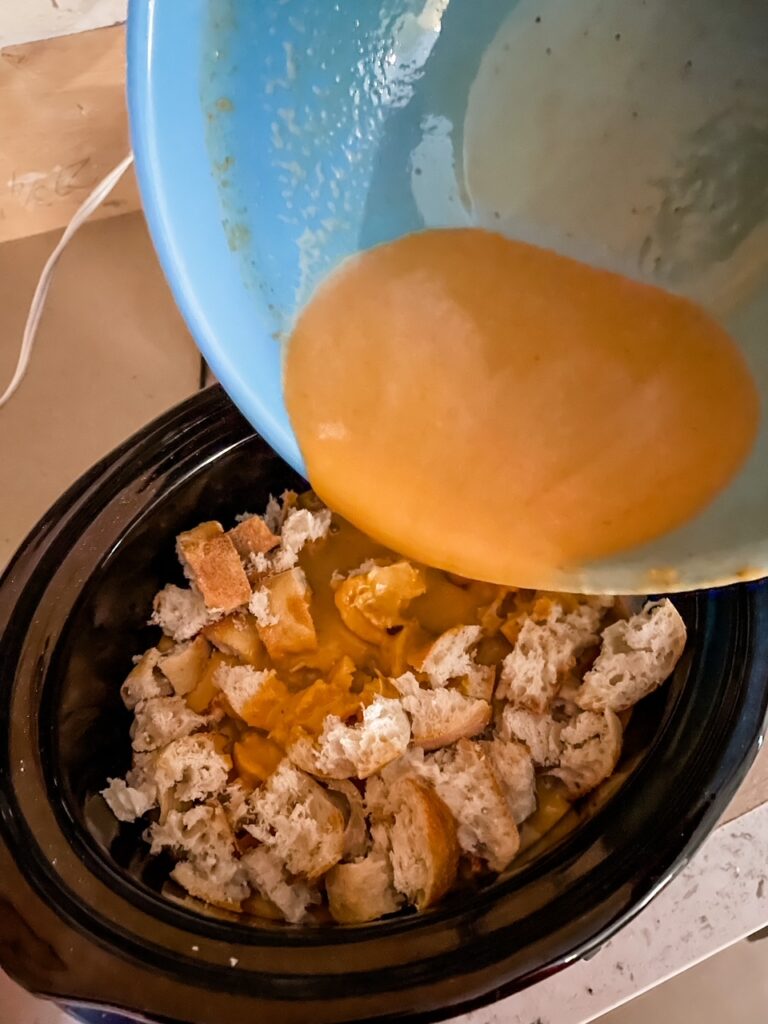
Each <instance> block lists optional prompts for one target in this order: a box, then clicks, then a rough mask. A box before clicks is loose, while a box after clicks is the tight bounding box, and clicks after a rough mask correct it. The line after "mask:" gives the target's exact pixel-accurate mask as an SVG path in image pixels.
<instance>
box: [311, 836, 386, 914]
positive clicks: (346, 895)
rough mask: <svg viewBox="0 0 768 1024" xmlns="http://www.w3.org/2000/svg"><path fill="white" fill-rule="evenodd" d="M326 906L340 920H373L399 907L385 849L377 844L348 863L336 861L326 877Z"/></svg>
mask: <svg viewBox="0 0 768 1024" xmlns="http://www.w3.org/2000/svg"><path fill="white" fill-rule="evenodd" d="M325 891H326V893H327V894H328V907H329V909H330V911H331V915H332V916H333V919H334V920H335V921H338V922H339V924H362V923H364V922H365V921H375V920H376V919H377V918H379V917H384V916H386V915H387V914H394V913H395V912H396V911H397V910H399V909H400V906H401V905H402V902H403V897H402V896H401V895H400V894H399V893H398V892H397V890H396V889H395V886H394V881H393V871H392V864H391V862H390V859H389V856H388V854H387V851H386V850H384V849H382V848H380V847H376V848H374V849H373V850H371V852H370V853H369V854H368V856H367V857H364V858H363V859H362V860H358V861H356V862H354V863H350V864H337V865H336V867H335V868H331V870H330V871H329V872H328V874H327V876H326V879H325Z"/></svg>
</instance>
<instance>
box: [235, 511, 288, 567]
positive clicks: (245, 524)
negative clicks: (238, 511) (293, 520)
mask: <svg viewBox="0 0 768 1024" xmlns="http://www.w3.org/2000/svg"><path fill="white" fill-rule="evenodd" d="M227 536H228V537H229V539H230V540H231V541H232V543H233V544H234V546H235V550H236V551H237V553H238V555H239V556H240V558H242V560H243V561H244V562H247V561H248V560H249V558H250V557H251V555H265V554H267V552H269V551H271V550H272V549H273V548H276V547H277V545H278V544H279V543H280V538H279V537H278V536H277V534H275V533H273V532H272V531H271V530H270V528H269V527H268V526H267V524H266V523H265V522H264V520H263V519H262V518H261V516H248V517H247V518H246V519H241V520H240V522H239V523H238V524H237V526H235V527H234V528H233V529H232V530H229V531H228V532H227Z"/></svg>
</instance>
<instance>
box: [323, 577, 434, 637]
mask: <svg viewBox="0 0 768 1024" xmlns="http://www.w3.org/2000/svg"><path fill="white" fill-rule="evenodd" d="M360 568H361V569H362V566H361V567H360ZM426 587H427V585H426V581H425V579H424V573H423V571H422V570H421V569H418V568H416V567H415V566H413V565H411V563H410V562H405V561H400V562H394V563H393V564H391V565H379V564H377V563H376V562H374V563H372V564H371V565H370V567H369V568H368V569H367V571H365V572H361V571H353V572H352V573H350V574H349V575H347V576H346V578H344V579H342V580H340V581H338V582H337V585H336V588H335V592H334V601H335V603H336V608H337V609H338V612H339V615H340V616H341V620H342V622H343V623H344V625H345V626H346V627H347V629H349V630H350V631H351V632H352V633H354V634H355V635H356V636H359V637H360V638H361V639H362V640H366V641H368V643H372V644H381V643H383V642H384V641H385V640H386V639H387V636H388V633H387V630H389V629H393V628H394V627H396V626H402V625H403V624H404V622H405V619H404V618H403V615H404V612H405V610H406V608H407V607H408V605H409V604H410V602H411V601H412V600H413V599H414V598H416V597H419V596H420V595H421V594H423V593H424V591H425V590H426Z"/></svg>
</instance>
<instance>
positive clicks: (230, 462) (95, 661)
mask: <svg viewBox="0 0 768 1024" xmlns="http://www.w3.org/2000/svg"><path fill="white" fill-rule="evenodd" d="M263 447H264V446H263V442H261V441H260V440H259V439H256V438H253V439H251V440H250V441H248V440H246V441H244V442H243V443H241V444H239V445H237V446H235V447H233V448H230V449H229V450H226V451H225V452H224V453H223V454H221V455H219V456H218V457H216V458H215V459H213V460H212V461H209V462H207V464H205V465H204V466H203V468H200V469H199V470H197V471H196V472H194V473H193V474H191V475H189V476H188V477H186V478H185V479H183V480H182V481H181V482H179V483H177V484H176V486H175V487H174V488H173V490H171V491H170V492H167V493H165V494H163V495H162V496H160V497H159V498H158V499H157V500H155V501H154V502H153V503H152V504H151V506H150V507H148V508H147V509H146V510H145V511H144V513H143V514H142V515H141V516H140V517H139V518H138V519H137V520H136V521H134V523H133V525H132V527H131V528H130V529H129V530H128V531H127V532H126V533H125V534H124V535H123V536H122V539H121V540H120V542H119V543H118V544H117V545H115V546H114V548H113V550H111V551H110V552H108V553H106V554H105V557H104V559H103V561H102V562H101V565H100V567H99V570H98V571H97V572H96V573H95V574H93V575H92V576H91V578H90V579H89V580H88V581H87V583H86V585H85V586H84V588H83V590H82V593H81V596H80V599H79V602H78V604H77V606H76V608H75V609H74V612H73V614H72V615H71V617H70V620H69V622H68V625H67V628H66V631H65V634H64V635H63V637H62V640H61V643H60V644H59V647H58V650H57V652H56V656H55V660H56V664H55V670H54V671H53V672H52V673H51V674H50V676H49V680H50V682H49V685H48V686H47V687H46V693H45V697H44V701H43V706H42V707H41V736H42V739H43V742H44V743H48V744H50V756H46V757H44V761H45V762H46V763H47V764H48V766H49V775H50V780H49V781H50V784H51V786H52V788H53V789H54V791H56V792H57V793H58V795H59V796H60V798H61V799H60V801H58V802H57V806H58V807H59V813H60V814H61V815H64V816H65V817H66V818H67V819H68V821H67V822H66V825H67V827H68V830H69V832H70V835H73V833H74V836H73V837H74V838H75V839H76V840H77V841H78V842H81V843H85V844H86V845H87V846H89V847H90V848H91V849H92V850H93V851H94V852H97V851H98V853H99V854H100V856H101V857H102V858H106V859H108V860H109V861H110V863H111V867H112V868H117V869H118V870H119V871H120V872H121V873H124V875H125V876H127V878H126V880H127V879H128V878H130V879H131V880H132V881H133V884H138V885H140V886H141V887H142V888H143V889H144V890H145V893H146V894H147V895H149V894H150V893H151V892H154V893H157V894H159V893H160V892H161V890H163V889H165V891H166V893H168V892H170V893H171V894H173V889H174V887H173V886H170V887H169V886H168V885H167V879H168V871H169V867H170V863H169V861H168V860H166V859H165V858H150V857H149V856H148V850H147V847H146V845H145V844H144V843H143V841H142V839H141V834H142V832H143V829H144V827H145V823H142V822H137V823H136V824H133V825H120V826H118V823H117V821H116V820H115V819H114V818H113V817H112V815H111V813H110V812H109V810H108V809H107V807H106V804H104V802H103V800H102V799H101V798H100V797H99V796H98V792H99V790H100V789H102V788H103V787H104V785H105V784H106V781H107V779H108V778H110V777H120V776H122V775H124V774H125V772H126V771H127V769H128V768H129V767H130V759H131V747H130V739H129V727H130V724H131V714H130V713H129V712H128V711H127V710H126V709H125V708H124V707H123V705H122V703H121V700H120V694H119V688H120V683H121V681H122V680H123V679H124V677H125V676H126V674H127V673H128V671H129V670H130V667H131V657H132V656H133V655H134V654H136V653H138V652H141V651H143V650H144V649H146V648H147V647H148V646H150V645H151V644H153V643H155V642H156V640H157V638H158V631H157V629H156V628H154V627H150V626H148V625H147V619H148V617H149V614H150V611H151V604H152V598H153V595H154V594H155V593H156V592H157V590H158V589H160V587H161V586H163V585H164V584H165V583H168V582H176V583H182V582H183V579H182V573H181V570H180V568H179V565H178V562H177V559H176V557H175V553H174V538H175V536H176V534H177V533H178V532H179V531H181V530H183V529H186V528H189V527H191V526H193V525H195V524H196V523H198V522H201V521H203V520H205V519H219V520H221V521H222V522H223V523H224V524H231V523H232V522H233V521H234V517H235V515H236V514H238V513H242V512H244V511H252V512H256V511H260V510H262V509H263V508H264V506H265V504H266V502H267V499H268V497H269V495H270V494H272V493H274V494H279V493H281V492H282V491H283V490H284V489H285V488H286V487H302V486H305V485H304V484H303V482H302V481H301V480H300V479H299V478H297V477H296V476H295V475H294V474H292V472H291V471H290V470H289V469H288V468H287V467H286V466H285V464H284V463H282V462H280V460H278V459H277V458H269V459H266V460H265V459H264V458H263V454H262V453H263ZM686 604H687V602H686V601H682V602H680V605H681V608H682V610H683V613H684V614H685V608H686ZM686 674H687V659H684V661H683V663H682V664H681V665H680V666H679V668H678V671H677V673H676V676H675V678H674V679H673V680H671V681H670V682H669V683H667V684H666V685H665V687H664V688H663V689H662V690H661V691H659V692H657V693H656V694H654V695H653V696H652V697H650V698H648V699H647V700H645V701H643V702H642V703H641V705H639V706H638V707H637V708H636V710H635V712H634V714H633V716H632V718H631V720H630V723H629V726H628V728H627V731H626V737H625V744H624V750H623V754H622V759H621V761H620V764H619V767H618V769H617V772H616V774H615V776H614V777H613V778H612V779H611V780H609V781H608V782H607V783H605V784H604V785H603V786H602V787H601V788H600V789H599V790H597V791H596V792H595V793H594V794H592V795H591V796H590V797H589V798H587V799H585V800H583V801H581V803H580V804H577V805H576V806H575V808H574V810H573V811H572V812H571V813H570V814H568V815H567V816H566V818H565V819H563V820H562V821H561V822H560V823H559V824H558V825H557V826H556V827H555V828H554V829H553V830H552V831H551V832H550V833H549V834H548V835H547V836H546V837H545V838H544V839H542V840H540V841H539V842H538V843H537V844H535V845H534V846H532V847H530V848H529V849H528V850H526V851H525V853H524V854H523V855H522V856H521V857H519V858H518V860H517V861H515V862H514V864H513V865H512V867H511V869H510V871H509V872H507V875H509V874H510V873H515V872H516V871H518V870H520V869H521V868H522V867H523V866H525V865H526V864H528V863H530V861H531V860H532V859H533V858H535V857H539V856H541V855H542V853H543V851H544V850H549V849H551V848H552V847H553V845H555V844H556V843H557V842H558V840H559V839H560V838H562V837H563V836H564V835H565V834H567V833H569V832H571V831H572V830H573V828H575V827H578V825H579V824H581V823H583V822H584V821H585V820H586V819H588V818H591V817H592V816H594V814H595V813H596V812H597V811H598V810H599V809H601V808H602V807H604V806H605V804H606V803H607V802H608V801H609V800H611V799H613V798H614V797H615V796H616V793H617V791H618V790H619V789H620V788H621V786H622V785H623V783H624V781H625V780H626V778H627V777H628V775H629V774H631V773H632V771H633V770H634V768H635V767H636V766H637V765H638V764H639V762H641V761H642V760H643V758H644V757H645V756H646V754H647V751H648V750H649V747H650V746H651V744H652V742H653V739H654V736H655V735H656V733H657V732H658V730H659V727H660V725H661V723H662V722H663V721H664V719H665V718H666V717H667V715H669V714H670V713H671V711H672V709H673V707H674V705H675V704H676V702H677V700H678V698H679V696H680V693H681V690H682V687H683V685H684V680H685V676H686ZM488 884H490V885H492V884H493V882H490V883H488ZM178 895H179V896H180V895H181V894H180V892H179V894H178ZM466 898H467V894H466V893H460V894H455V895H454V896H453V898H452V902H453V901H455V900H461V899H466ZM193 906H194V907H195V909H196V911H197V912H199V913H202V914H206V915H207V916H211V915H213V916H219V917H220V916H221V913H220V912H217V911H213V910H211V909H210V908H206V907H204V906H203V905H202V904H193ZM227 916H228V915H227ZM264 923H265V922H263V921H260V922H259V924H261V925H262V926H263V925H264Z"/></svg>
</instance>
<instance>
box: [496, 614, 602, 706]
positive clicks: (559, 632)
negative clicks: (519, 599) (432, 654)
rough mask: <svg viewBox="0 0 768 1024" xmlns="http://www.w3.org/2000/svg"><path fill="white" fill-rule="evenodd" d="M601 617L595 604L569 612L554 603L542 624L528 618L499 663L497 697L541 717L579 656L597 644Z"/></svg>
mask: <svg viewBox="0 0 768 1024" xmlns="http://www.w3.org/2000/svg"><path fill="white" fill-rule="evenodd" d="M604 614H605V608H604V607H602V606H601V605H599V604H598V603H596V602H595V603H587V602H584V603H582V604H579V605H577V606H576V608H574V609H573V610H572V611H568V612H566V611H564V610H563V608H562V606H561V605H560V604H558V603H557V602H553V603H551V607H550V609H549V613H548V615H547V617H546V619H544V620H543V621H537V620H536V619H534V618H527V619H526V620H525V621H524V622H523V624H522V627H521V628H520V632H519V634H518V636H517V640H516V642H515V646H514V648H513V649H512V651H511V653H510V654H508V655H507V656H506V658H505V659H504V661H503V662H502V666H501V676H500V679H499V685H498V687H497V694H496V695H497V696H498V697H505V698H506V699H507V700H509V701H510V702H511V703H512V704H519V705H521V706H522V707H526V708H528V709H529V710H530V711H535V712H537V713H538V714H542V713H543V712H544V711H546V710H547V709H548V708H549V705H550V703H551V702H552V699H553V698H554V697H555V695H556V694H557V690H558V687H559V685H560V683H561V681H562V680H563V678H564V676H565V675H566V674H567V673H568V672H570V671H571V669H573V667H574V666H575V664H576V660H577V658H578V657H579V655H580V654H582V653H583V652H584V651H585V650H587V648H589V647H591V646H593V645H596V644H597V643H598V641H599V631H600V624H601V622H602V619H603V616H604Z"/></svg>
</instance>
